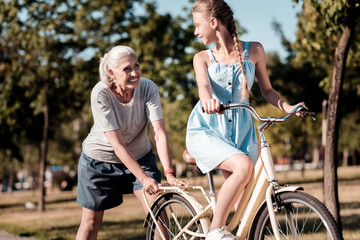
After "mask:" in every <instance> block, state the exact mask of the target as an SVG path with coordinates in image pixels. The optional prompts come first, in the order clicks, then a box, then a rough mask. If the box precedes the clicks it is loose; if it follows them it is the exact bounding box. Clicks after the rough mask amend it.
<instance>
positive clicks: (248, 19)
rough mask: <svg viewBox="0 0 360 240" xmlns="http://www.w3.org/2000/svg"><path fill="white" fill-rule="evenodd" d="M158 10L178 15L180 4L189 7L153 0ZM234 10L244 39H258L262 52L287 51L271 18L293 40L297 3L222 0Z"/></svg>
mask: <svg viewBox="0 0 360 240" xmlns="http://www.w3.org/2000/svg"><path fill="white" fill-rule="evenodd" d="M155 2H156V4H157V9H158V12H159V13H162V14H163V13H170V14H172V15H182V14H184V12H183V10H182V9H183V7H184V6H186V7H188V8H191V6H192V4H191V3H189V1H188V0H155ZM225 2H227V3H228V4H229V6H230V7H231V9H232V10H233V12H234V17H235V19H237V20H238V21H239V23H240V25H241V26H242V27H243V28H245V29H246V31H247V33H246V34H242V35H241V36H240V39H241V40H244V41H256V42H260V43H261V44H262V45H263V46H264V49H265V52H274V51H275V52H278V53H279V55H280V57H281V59H285V58H286V56H287V54H286V51H285V50H284V48H283V47H282V46H281V39H280V36H279V35H278V34H277V33H276V32H275V31H274V29H273V27H272V22H273V21H274V20H276V21H277V22H279V23H280V25H281V28H282V30H283V32H284V35H285V37H286V38H287V39H289V40H290V41H295V39H296V38H295V32H296V23H297V18H296V14H297V13H298V12H299V11H300V10H301V6H300V5H299V4H298V5H296V4H294V3H293V2H292V1H291V0H225Z"/></svg>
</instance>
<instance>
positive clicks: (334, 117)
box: [324, 0, 356, 232]
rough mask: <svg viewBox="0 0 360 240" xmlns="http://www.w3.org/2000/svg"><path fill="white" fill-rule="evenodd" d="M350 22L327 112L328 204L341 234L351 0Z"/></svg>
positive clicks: (350, 19) (350, 18)
mask: <svg viewBox="0 0 360 240" xmlns="http://www.w3.org/2000/svg"><path fill="white" fill-rule="evenodd" d="M346 12H347V19H346V26H345V29H344V32H343V33H342V35H341V38H340V42H339V46H338V47H337V48H336V50H335V58H334V71H333V76H332V83H331V89H330V93H329V100H328V109H327V134H326V141H327V144H326V147H325V161H324V193H325V205H326V206H327V207H328V209H329V210H330V212H331V213H332V214H333V216H334V218H335V220H336V222H337V224H338V227H339V230H340V232H342V224H341V218H340V209H339V198H338V185H337V182H338V177H337V164H338V154H337V153H338V135H339V122H340V117H339V114H338V113H339V108H338V106H339V100H340V96H341V91H342V87H343V83H344V75H345V69H346V59H347V56H348V51H349V48H350V45H351V42H352V39H353V36H354V30H355V22H356V7H355V1H354V0H349V1H348V2H347V6H346Z"/></svg>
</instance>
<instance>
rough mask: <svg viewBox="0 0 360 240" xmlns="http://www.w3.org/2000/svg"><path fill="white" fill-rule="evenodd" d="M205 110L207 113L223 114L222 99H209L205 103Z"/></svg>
mask: <svg viewBox="0 0 360 240" xmlns="http://www.w3.org/2000/svg"><path fill="white" fill-rule="evenodd" d="M203 111H204V112H205V113H207V114H215V113H218V114H223V113H224V111H221V112H220V100H219V99H214V98H212V99H209V100H207V101H205V102H204V104H203Z"/></svg>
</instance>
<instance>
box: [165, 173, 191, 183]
mask: <svg viewBox="0 0 360 240" xmlns="http://www.w3.org/2000/svg"><path fill="white" fill-rule="evenodd" d="M166 180H167V181H168V183H169V184H170V185H171V186H186V185H187V183H186V182H185V181H184V180H179V179H177V178H176V177H175V176H174V175H173V174H167V175H166Z"/></svg>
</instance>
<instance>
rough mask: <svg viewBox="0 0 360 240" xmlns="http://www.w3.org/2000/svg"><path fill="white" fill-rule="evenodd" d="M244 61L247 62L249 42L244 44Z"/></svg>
mask: <svg viewBox="0 0 360 240" xmlns="http://www.w3.org/2000/svg"><path fill="white" fill-rule="evenodd" d="M244 53H245V60H249V42H244Z"/></svg>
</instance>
